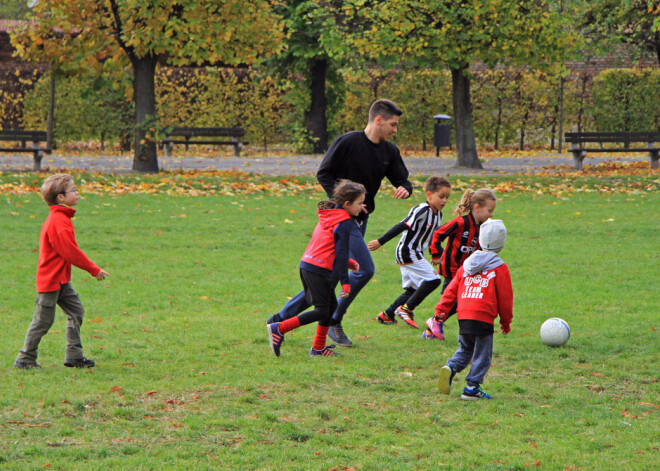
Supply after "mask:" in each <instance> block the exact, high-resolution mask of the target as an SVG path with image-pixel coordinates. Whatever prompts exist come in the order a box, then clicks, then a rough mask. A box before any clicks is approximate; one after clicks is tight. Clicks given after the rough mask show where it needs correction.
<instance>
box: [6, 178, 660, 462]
mask: <svg viewBox="0 0 660 471" xmlns="http://www.w3.org/2000/svg"><path fill="white" fill-rule="evenodd" d="M41 178H42V176H33V175H30V174H23V175H19V176H16V175H9V174H5V175H0V194H2V199H1V200H0V221H1V222H2V231H3V243H2V246H1V249H0V250H1V254H2V260H3V264H2V270H1V271H0V284H1V285H2V286H3V287H4V289H3V290H2V293H0V345H1V346H2V358H3V359H4V360H3V361H2V362H0V406H1V411H2V412H1V415H0V437H1V439H0V469H12V470H14V469H15V470H26V469H56V470H72V469H81V470H82V469H85V470H86V469H92V470H96V469H98V470H101V469H126V470H134V469H140V470H141V469H144V470H147V469H188V470H193V469H194V470H197V469H241V470H243V469H260V470H261V469H263V470H269V469H296V470H330V469H334V470H381V469H383V470H384V469H387V470H408V469H422V470H434V469H448V470H472V469H493V470H496V469H502V470H515V469H547V470H566V469H571V470H577V469H581V470H646V469H648V470H651V469H657V465H658V462H660V459H659V458H660V435H659V432H658V430H659V429H660V427H659V426H658V425H659V420H658V415H659V413H660V397H659V393H660V387H659V385H658V373H659V370H658V365H659V364H660V363H659V360H660V354H659V348H658V347H659V345H660V343H659V341H658V332H657V328H658V327H659V326H658V324H659V320H660V290H659V288H658V287H659V285H660V284H659V283H658V273H659V272H658V266H659V265H660V256H659V253H660V243H659V242H658V241H659V240H660V239H659V235H658V229H659V227H660V226H659V224H658V221H659V220H660V218H659V213H660V207H659V204H660V193H659V192H658V185H659V181H658V174H657V172H655V173H652V172H651V171H647V172H646V173H642V174H638V175H633V176H616V175H614V176H613V175H608V176H598V175H594V176H590V177H589V176H588V177H575V178H573V177H548V176H546V177H510V176H509V177H501V178H499V177H498V178H495V177H493V178H479V179H475V180H468V179H466V178H465V177H463V181H458V180H456V179H454V178H451V180H452V183H454V184H455V187H456V189H455V191H454V192H453V193H452V198H451V201H450V203H449V205H448V208H447V210H445V220H448V218H450V217H451V215H450V214H449V212H450V211H449V207H450V206H451V208H453V207H454V206H455V203H456V201H457V199H458V198H459V197H460V194H461V192H462V188H464V187H466V186H473V187H475V188H476V187H481V186H491V187H496V189H497V188H499V190H500V191H498V197H499V202H498V206H497V209H496V211H495V217H497V218H501V219H503V220H504V221H505V223H506V225H507V228H508V232H509V236H508V240H507V246H506V248H505V249H504V251H503V252H502V254H501V255H502V258H503V259H504V260H505V261H506V262H507V264H508V265H509V268H510V270H511V274H512V278H513V285H514V292H515V304H514V323H513V325H512V332H511V333H510V334H509V335H507V336H502V335H501V334H499V333H498V334H496V335H495V351H494V357H493V366H492V368H491V370H490V372H489V375H488V376H487V378H486V383H485V384H484V389H485V390H486V391H487V392H489V393H490V394H492V395H493V396H494V397H495V399H494V400H492V401H476V402H467V401H461V400H460V398H459V396H460V389H461V388H462V386H463V385H464V377H465V373H463V374H461V375H459V376H458V377H457V379H456V381H455V386H454V390H453V391H452V394H451V395H450V396H442V395H439V394H437V393H436V389H435V379H436V376H437V372H438V368H439V367H440V366H442V365H443V364H444V362H445V360H446V358H447V357H448V356H450V355H451V354H452V353H453V352H454V350H455V349H456V340H457V330H458V329H457V327H458V325H457V322H456V321H455V319H453V320H450V321H449V322H448V323H447V326H446V336H447V340H446V341H445V342H439V341H425V340H423V339H421V338H420V332H419V331H414V330H412V329H408V328H406V327H403V326H400V327H385V326H382V325H380V324H378V323H377V322H376V321H375V316H376V315H377V314H378V312H379V311H380V310H382V309H384V308H385V307H386V306H387V305H389V303H390V302H391V301H392V300H393V299H394V298H395V297H396V296H397V295H398V294H399V290H400V275H399V271H398V268H397V267H396V266H395V265H394V262H393V250H394V247H395V241H392V242H390V243H389V244H387V245H385V246H384V248H383V249H381V250H380V251H378V252H376V253H375V254H374V260H375V263H376V275H375V277H374V279H373V280H372V282H371V283H370V284H369V285H368V286H367V287H366V288H365V289H364V290H363V292H362V293H361V294H360V296H359V297H358V298H357V299H356V301H355V302H354V303H353V305H352V307H351V309H350V310H349V313H348V315H347V317H346V319H345V321H344V327H345V330H346V332H347V333H348V335H349V336H350V337H351V338H352V340H353V341H354V342H355V347H354V348H351V349H340V352H339V353H341V356H340V357H339V358H337V359H332V358H310V357H309V356H308V351H309V347H310V345H311V339H312V336H313V333H314V330H315V329H314V327H313V326H308V327H303V328H301V329H299V330H297V331H295V332H293V333H291V334H288V335H287V341H286V343H285V344H284V345H283V348H282V356H281V357H280V358H276V357H275V356H274V355H272V353H271V352H270V349H269V346H268V339H267V334H266V328H265V325H264V320H265V319H266V318H267V317H268V316H270V315H271V314H272V313H273V312H275V311H277V310H278V309H279V308H280V307H281V306H282V305H283V304H284V302H286V300H287V296H292V295H294V294H295V293H297V292H298V291H299V290H300V288H301V285H300V281H299V278H298V269H297V265H298V261H299V259H300V255H301V254H302V252H303V250H304V248H305V246H306V244H307V241H308V240H309V236H310V234H311V231H312V230H313V228H314V224H315V219H316V216H315V205H316V201H318V200H319V199H320V198H321V197H322V195H321V193H319V192H318V191H317V190H315V189H314V188H315V186H314V185H313V182H311V181H309V180H304V179H303V180H298V181H296V182H294V183H286V182H282V181H279V182H278V181H277V180H275V179H273V180H259V179H253V178H248V177H245V176H239V177H235V176H231V175H198V176H195V175H192V176H191V175H168V176H154V177H142V178H137V177H132V176H126V177H108V176H106V177H104V176H90V175H76V179H77V182H76V183H77V186H78V188H79V189H81V202H80V204H79V206H78V207H77V209H78V215H77V217H76V219H75V221H74V223H75V225H76V231H77V238H78V242H79V245H80V246H81V248H83V250H84V251H85V252H86V253H87V254H88V255H89V256H90V257H91V258H92V259H93V260H94V261H96V262H97V263H98V264H99V265H100V266H102V267H103V268H104V269H106V270H107V271H109V272H110V273H111V278H110V279H109V280H106V281H103V282H97V281H96V280H94V279H93V278H92V277H90V276H89V275H88V274H87V273H84V272H81V271H80V270H78V269H75V268H74V275H73V280H72V282H73V285H74V287H75V288H76V289H77V291H78V292H79V294H80V297H81V299H82V301H83V304H84V305H85V307H86V311H87V312H86V317H85V324H84V325H83V327H82V337H83V346H84V348H85V353H86V355H87V356H88V357H90V358H93V359H94V360H96V362H97V364H98V366H97V367H96V368H94V369H90V370H71V369H68V368H65V367H64V366H63V365H62V362H63V354H64V315H63V314H62V313H61V311H59V310H58V313H57V318H56V321H55V325H54V326H53V328H52V330H51V332H50V333H49V334H48V335H46V336H45V337H44V339H43V341H42V344H41V347H40V350H39V362H40V363H41V364H42V366H43V368H42V369H41V370H37V371H34V370H31V371H20V370H17V369H15V368H13V367H12V363H13V361H14V359H15V356H16V353H17V352H18V350H19V349H20V347H21V345H22V341H23V338H24V335H25V331H26V329H27V326H28V324H29V322H30V319H31V316H32V312H33V310H34V297H35V288H34V273H35V267H36V260H37V248H38V234H39V229H40V227H41V224H42V223H43V220H44V218H45V216H46V214H47V207H46V206H45V204H44V203H43V202H42V201H41V200H40V199H39V198H38V196H37V195H36V194H34V193H31V192H30V191H31V190H30V188H28V187H30V186H38V184H39V180H40V179H41ZM422 180H423V179H422ZM498 185H499V186H498ZM184 186H185V187H186V188H188V189H187V190H182V189H181V188H183V187H184ZM183 193H185V194H187V195H195V196H177V194H183ZM420 195H421V192H420V191H419V190H418V191H417V192H416V194H415V195H414V196H413V200H409V201H397V200H394V199H393V198H392V197H391V193H388V192H383V193H382V194H381V195H380V196H379V198H378V199H377V210H376V212H375V213H374V215H373V216H372V218H371V219H370V221H369V228H368V231H367V239H369V240H370V239H372V238H376V237H378V236H380V235H382V233H384V232H385V231H386V230H387V229H389V228H390V227H391V226H392V225H393V224H394V223H396V222H398V221H399V220H400V219H402V218H403V217H404V216H405V215H406V213H407V211H408V209H409V208H410V206H411V205H412V204H414V203H416V202H418V201H421V200H420ZM437 300H438V295H437V294H436V293H434V294H433V295H431V296H430V297H429V299H427V300H426V301H425V303H424V304H422V305H421V306H420V307H419V308H418V310H417V312H416V315H417V318H418V319H425V318H427V317H428V316H430V315H431V313H432V312H433V308H434V306H435V303H436V302H437ZM555 316H556V317H561V318H563V319H565V320H566V321H567V322H568V323H569V324H570V326H571V330H572V336H571V339H570V341H569V343H568V344H567V345H566V346H564V347H561V348H557V349H552V348H548V347H546V346H544V345H543V344H542V343H541V342H540V339H539V335H538V330H539V327H540V325H541V323H542V322H543V321H544V320H545V319H546V318H548V317H555ZM654 463H655V464H654Z"/></svg>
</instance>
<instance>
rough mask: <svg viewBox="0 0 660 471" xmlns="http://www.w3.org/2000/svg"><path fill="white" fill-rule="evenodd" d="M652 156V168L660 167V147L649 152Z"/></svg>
mask: <svg viewBox="0 0 660 471" xmlns="http://www.w3.org/2000/svg"><path fill="white" fill-rule="evenodd" d="M649 157H651V168H658V159H660V149H658V150H654V151H651V152H649Z"/></svg>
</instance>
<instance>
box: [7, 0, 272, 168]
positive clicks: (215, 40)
mask: <svg viewBox="0 0 660 471" xmlns="http://www.w3.org/2000/svg"><path fill="white" fill-rule="evenodd" d="M281 36H282V32H281V27H280V23H279V19H278V17H277V16H276V15H275V14H274V13H273V10H272V8H271V7H270V4H269V2H268V1H267V0H252V1H251V2H243V1H241V0H102V1H96V0H50V1H48V2H45V1H40V2H36V4H35V5H34V7H33V11H32V13H31V15H30V21H28V22H27V23H26V24H25V26H24V27H22V28H21V29H19V30H17V31H15V32H14V34H13V42H14V46H15V47H16V49H17V51H18V53H19V54H20V55H21V56H22V57H24V58H27V59H31V60H39V61H44V62H49V63H51V64H52V65H53V67H54V69H56V70H57V69H59V68H65V69H69V70H76V69H77V70H82V69H86V70H89V69H96V70H98V71H99V73H100V71H102V70H103V69H111V68H125V67H128V66H130V68H131V69H132V73H133V87H132V90H128V91H127V93H129V94H130V93H132V95H133V99H134V101H135V154H134V159H133V170H136V171H140V172H157V171H158V158H157V153H156V140H157V132H158V125H157V122H156V97H155V92H154V91H155V73H156V68H157V66H158V64H159V63H168V64H171V65H176V66H181V65H191V64H192V65H208V64H214V65H223V66H229V67H233V66H238V65H251V64H254V63H256V62H257V61H258V60H259V59H260V58H262V57H269V56H270V55H272V54H273V53H277V52H278V51H279V49H280V47H281V46H280V44H281Z"/></svg>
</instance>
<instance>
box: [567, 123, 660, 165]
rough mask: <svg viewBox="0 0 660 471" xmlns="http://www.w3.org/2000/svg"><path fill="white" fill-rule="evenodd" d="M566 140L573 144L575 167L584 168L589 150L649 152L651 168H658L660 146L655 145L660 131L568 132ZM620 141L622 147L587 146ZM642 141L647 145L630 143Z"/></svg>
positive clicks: (658, 139)
mask: <svg viewBox="0 0 660 471" xmlns="http://www.w3.org/2000/svg"><path fill="white" fill-rule="evenodd" d="M564 140H565V141H566V142H568V143H570V144H572V146H571V149H570V151H571V152H572V153H573V159H574V160H575V168H576V169H578V170H582V161H583V160H584V158H585V157H586V155H587V152H595V153H599V152H648V153H649V157H650V158H651V168H658V160H659V159H660V147H654V144H655V143H656V142H660V132H655V131H643V132H578V133H571V132H567V133H565V134H564ZM606 143H610V144H613V143H618V144H621V146H620V147H605V148H604V147H585V144H606ZM633 143H640V144H642V145H646V147H637V148H635V147H630V144H633Z"/></svg>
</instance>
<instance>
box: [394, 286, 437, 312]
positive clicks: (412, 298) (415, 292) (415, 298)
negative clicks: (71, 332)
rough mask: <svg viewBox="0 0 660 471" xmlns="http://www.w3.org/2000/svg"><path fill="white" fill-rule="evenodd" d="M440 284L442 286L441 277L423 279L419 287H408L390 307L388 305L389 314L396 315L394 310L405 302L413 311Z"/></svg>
mask: <svg viewBox="0 0 660 471" xmlns="http://www.w3.org/2000/svg"><path fill="white" fill-rule="evenodd" d="M438 286H440V279H439V278H438V279H436V280H428V281H423V282H422V284H421V285H419V288H417V289H415V288H406V290H405V291H404V292H403V293H402V294H401V296H399V297H398V298H396V300H395V301H394V302H393V303H392V305H391V306H390V307H388V308H387V309H386V310H385V312H386V313H387V315H388V316H390V317H393V316H394V310H395V309H396V308H397V307H399V306H403V305H404V304H405V305H406V306H408V309H410V310H411V311H412V310H414V309H415V308H416V307H417V306H419V305H420V304H421V303H422V301H424V300H425V299H426V297H427V296H428V295H429V294H431V293H432V292H433V291H434V290H435V289H436V288H437V287H438Z"/></svg>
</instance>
